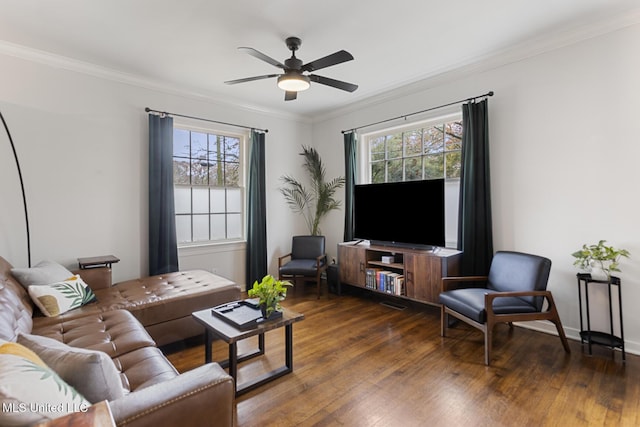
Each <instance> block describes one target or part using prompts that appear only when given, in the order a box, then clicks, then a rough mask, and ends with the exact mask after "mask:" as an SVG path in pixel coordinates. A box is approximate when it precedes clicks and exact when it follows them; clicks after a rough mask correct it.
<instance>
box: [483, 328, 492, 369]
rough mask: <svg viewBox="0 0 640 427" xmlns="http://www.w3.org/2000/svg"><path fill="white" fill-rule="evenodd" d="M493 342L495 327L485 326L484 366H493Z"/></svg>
mask: <svg viewBox="0 0 640 427" xmlns="http://www.w3.org/2000/svg"><path fill="white" fill-rule="evenodd" d="M492 342H493V325H491V326H489V325H488V324H486V325H485V330H484V364H485V365H487V366H489V365H490V364H491V343H492Z"/></svg>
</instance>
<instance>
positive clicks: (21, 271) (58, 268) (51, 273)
mask: <svg viewBox="0 0 640 427" xmlns="http://www.w3.org/2000/svg"><path fill="white" fill-rule="evenodd" d="M11 274H13V275H14V276H15V278H16V279H18V281H19V282H20V284H21V285H22V286H24V287H25V288H28V287H29V286H32V285H35V286H38V285H48V284H49V283H55V282H61V281H63V280H66V279H68V278H70V277H72V276H73V273H71V272H70V271H69V270H67V269H66V268H65V267H63V266H62V265H60V264H58V263H57V262H53V261H41V262H39V263H38V264H36V265H35V267H31V268H12V269H11Z"/></svg>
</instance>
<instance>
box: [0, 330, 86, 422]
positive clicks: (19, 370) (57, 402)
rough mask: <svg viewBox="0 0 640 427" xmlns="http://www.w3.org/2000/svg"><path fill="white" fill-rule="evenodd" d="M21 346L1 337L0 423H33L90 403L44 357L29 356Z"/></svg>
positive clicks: (82, 407)
mask: <svg viewBox="0 0 640 427" xmlns="http://www.w3.org/2000/svg"><path fill="white" fill-rule="evenodd" d="M20 347H23V346H21V345H20V344H17V343H13V342H6V341H2V340H0V402H1V403H0V404H1V406H2V411H0V425H3V426H18V425H19V426H22V425H31V424H34V423H37V422H42V421H47V420H52V419H54V418H58V417H61V416H64V415H67V414H69V413H72V412H79V411H86V410H87V408H89V406H91V403H89V401H87V400H86V399H85V398H84V397H83V396H82V395H81V394H80V393H78V392H77V391H76V390H75V389H74V388H73V387H71V386H70V385H69V384H67V383H66V382H64V380H62V379H61V378H60V377H59V376H58V375H57V374H56V373H55V372H54V371H53V370H52V369H50V368H49V367H48V366H46V364H45V363H44V362H43V361H42V360H40V359H38V358H37V356H35V355H29V353H30V350H28V349H24V348H20ZM34 356H35V357H34Z"/></svg>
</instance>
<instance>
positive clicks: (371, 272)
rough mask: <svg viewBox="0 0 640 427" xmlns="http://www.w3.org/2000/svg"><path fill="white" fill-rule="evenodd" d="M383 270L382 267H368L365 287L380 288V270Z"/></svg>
mask: <svg viewBox="0 0 640 427" xmlns="http://www.w3.org/2000/svg"><path fill="white" fill-rule="evenodd" d="M380 270H382V269H381V268H374V267H372V268H367V269H366V270H365V282H364V286H365V288H369V289H378V271H380Z"/></svg>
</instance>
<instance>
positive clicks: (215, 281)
mask: <svg viewBox="0 0 640 427" xmlns="http://www.w3.org/2000/svg"><path fill="white" fill-rule="evenodd" d="M73 273H74V274H80V276H81V277H82V279H83V280H84V281H85V282H86V283H87V284H88V285H89V286H90V287H91V289H92V290H93V292H94V293H95V294H96V299H97V301H96V302H95V303H92V304H88V305H85V306H83V307H80V308H78V309H75V310H72V311H71V312H68V313H65V314H63V315H61V316H59V317H61V318H63V319H70V318H75V317H81V316H85V315H86V314H89V313H98V312H106V311H112V310H116V309H125V310H128V311H130V312H131V314H133V315H134V316H135V318H136V319H138V320H139V321H140V323H142V325H143V326H144V327H145V329H146V330H147V332H149V334H150V335H151V337H152V338H153V340H154V341H155V343H156V345H158V346H163V345H165V344H169V343H172V342H175V341H179V340H183V339H185V338H190V337H194V336H197V335H201V334H203V333H204V329H203V328H202V325H200V324H198V323H197V322H196V321H195V320H193V318H192V317H191V313H193V312H194V311H199V310H204V309H205V308H208V307H215V306H217V305H220V304H224V303H227V302H229V301H236V300H238V299H240V293H241V289H240V286H238V285H237V284H235V283H234V282H233V281H231V280H229V279H227V278H225V277H222V276H218V275H215V274H212V273H209V272H208V271H204V270H189V271H179V272H175V273H167V274H162V275H158V276H150V277H143V278H139V279H133V280H127V281H124V282H119V283H116V284H111V269H110V268H107V267H101V268H92V269H86V270H76V271H73ZM54 322H56V320H54Z"/></svg>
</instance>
